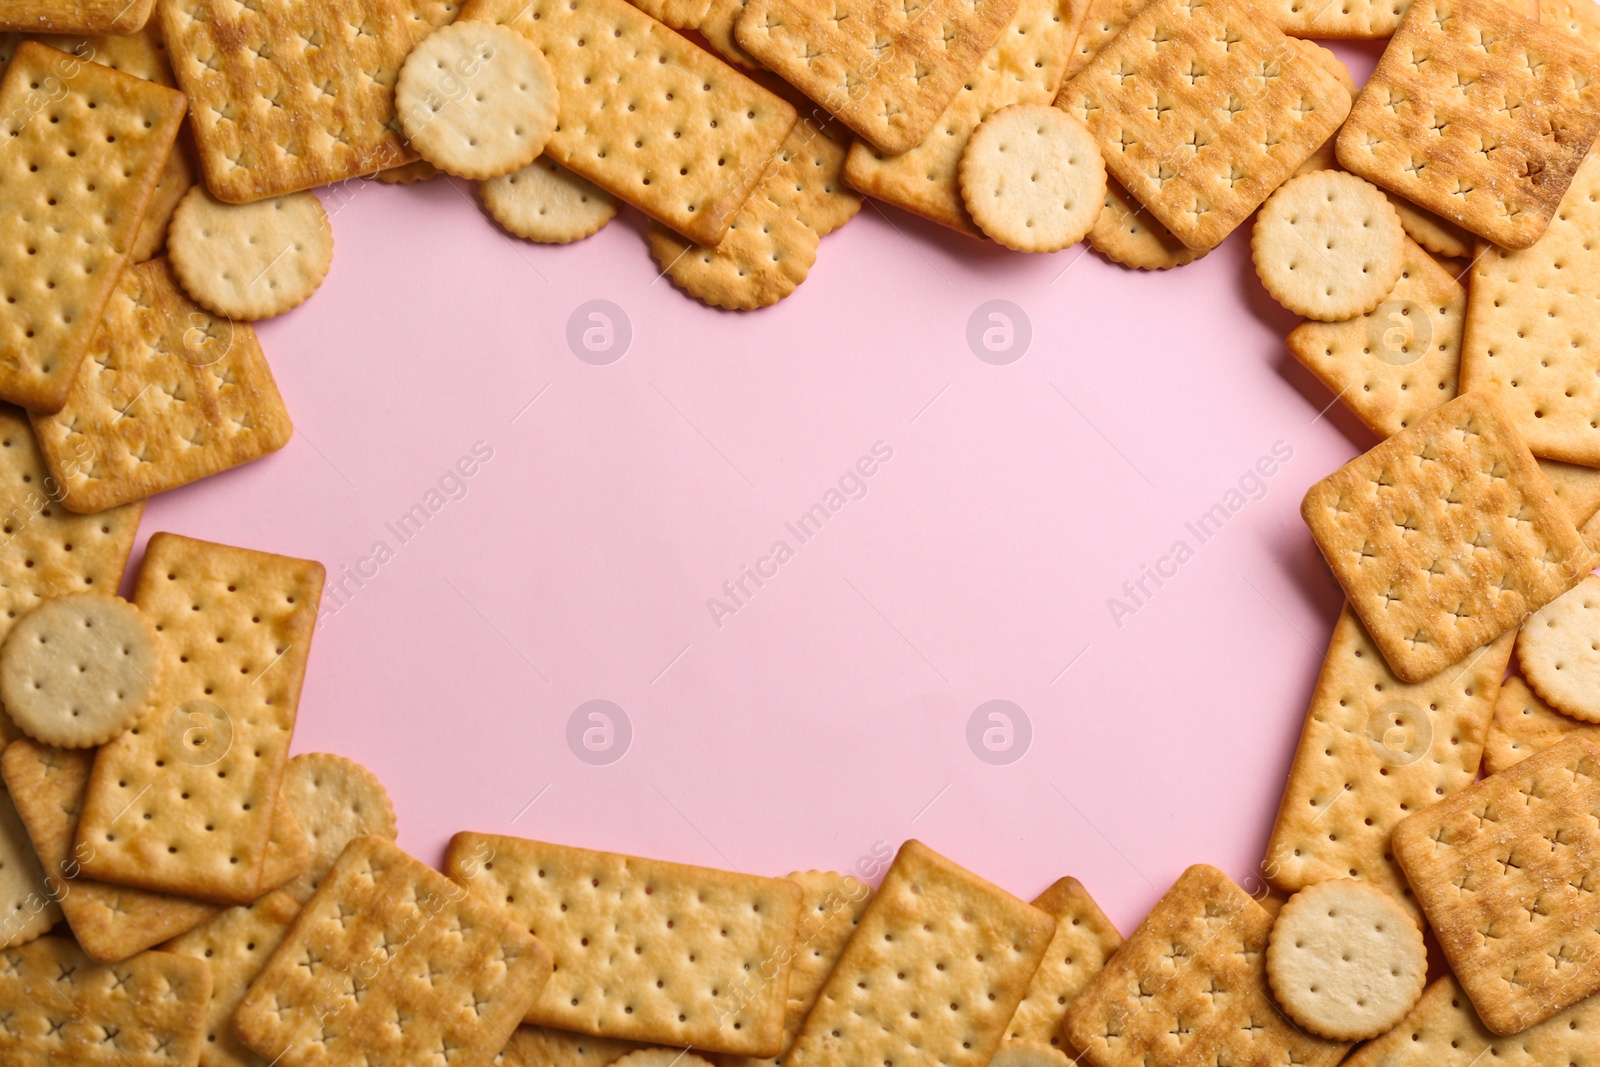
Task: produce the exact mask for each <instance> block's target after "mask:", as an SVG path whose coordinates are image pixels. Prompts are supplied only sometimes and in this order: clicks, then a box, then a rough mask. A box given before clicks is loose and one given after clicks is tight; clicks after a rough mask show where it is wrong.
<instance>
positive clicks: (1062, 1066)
mask: <svg viewBox="0 0 1600 1067" xmlns="http://www.w3.org/2000/svg"><path fill="white" fill-rule="evenodd" d="M1058 1040H1059V1039H1058ZM989 1063H990V1064H991V1067H1076V1064H1074V1063H1073V1061H1072V1060H1071V1059H1070V1058H1069V1057H1068V1056H1067V1054H1066V1053H1065V1052H1062V1051H1061V1049H1060V1048H1058V1047H1057V1046H1055V1045H1048V1044H1045V1043H1044V1042H1042V1041H1015V1040H1011V1039H1007V1040H1006V1042H1005V1043H1004V1044H1003V1045H1001V1046H1000V1047H999V1048H998V1049H996V1050H995V1054H994V1055H993V1056H992V1057H990V1059H989Z"/></svg>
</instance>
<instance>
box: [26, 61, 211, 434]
mask: <svg viewBox="0 0 1600 1067" xmlns="http://www.w3.org/2000/svg"><path fill="white" fill-rule="evenodd" d="M36 85H37V86H41V87H42V88H40V89H35V88H34V86H36ZM41 94H43V95H41ZM183 111H184V99H183V94H181V93H178V92H175V91H173V90H171V89H168V88H166V87H164V86H160V85H157V84H155V83H154V82H148V81H145V80H144V79H143V78H136V77H134V76H132V75H130V74H123V73H121V72H120V71H115V70H112V69H111V68H109V67H103V66H101V65H100V64H98V63H90V62H87V61H85V60H81V59H79V58H77V57H76V56H71V55H68V54H66V53H64V52H58V51H56V50H55V49H53V48H46V47H45V46H44V45H41V44H37V43H35V42H33V41H25V42H23V43H22V44H21V45H19V46H18V47H17V51H16V54H15V55H14V56H13V57H12V60H11V64H10V66H8V67H7V68H6V72H5V77H4V78H3V79H0V114H5V115H7V116H8V117H7V119H6V129H7V130H8V131H9V132H10V134H11V138H10V141H9V144H8V148H7V153H6V156H5V159H4V162H3V165H0V189H3V190H4V192H5V196H6V202H7V203H8V204H11V205H14V206H16V207H17V209H16V210H11V211H7V212H6V213H5V215H4V218H3V220H0V248H4V249H7V250H8V251H7V254H6V256H5V262H4V265H3V266H0V289H3V290H4V292H5V294H6V297H7V302H6V309H5V314H4V315H3V316H0V397H3V398H4V399H6V400H9V401H11V402H13V403H17V404H21V405H22V406H24V407H27V408H30V409H31V410H34V411H58V410H60V408H61V405H62V403H63V402H64V401H65V399H66V395H67V390H68V389H69V388H70V387H71V385H72V380H73V376H74V374H76V372H77V370H78V367H79V365H80V364H81V363H82V362H83V358H84V354H85V353H86V351H87V350H88V347H89V343H90V341H91V339H92V337H93V334H94V331H95V327H96V325H97V324H98V322H99V319H100V314H101V311H102V309H103V308H104V307H105V304H106V301H107V299H108V298H109V297H110V295H111V292H112V290H113V289H114V288H115V287H116V284H117V277H118V275H119V274H120V273H121V271H122V267H123V265H124V263H125V262H126V260H127V253H128V251H129V250H130V249H132V248H133V246H134V243H135V240H136V238H137V237H138V233H139V226H140V223H141V222H142V221H143V219H144V215H145V211H146V209H147V208H148V207H149V205H150V200H151V198H152V196H153V195H154V193H155V188H156V183H157V181H158V180H159V179H160V177H161V173H162V170H163V168H164V167H165V166H166V162H167V156H168V154H169V152H170V151H171V149H172V143H173V139H174V138H175V137H176V136H177V134H178V126H179V123H181V122H182V121H183ZM111 144H114V145H115V147H114V148H111V147H108V146H109V145H111ZM21 205H31V206H30V207H29V209H27V210H23V209H21Z"/></svg>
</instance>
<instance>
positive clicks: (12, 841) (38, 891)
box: [0, 790, 61, 946]
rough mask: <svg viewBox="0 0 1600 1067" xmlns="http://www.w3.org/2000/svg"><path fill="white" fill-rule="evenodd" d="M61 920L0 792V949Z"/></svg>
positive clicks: (12, 808)
mask: <svg viewBox="0 0 1600 1067" xmlns="http://www.w3.org/2000/svg"><path fill="white" fill-rule="evenodd" d="M60 919H61V903H60V900H59V894H58V893H57V892H55V891H54V884H53V883H51V882H47V881H46V880H45V871H44V867H43V865H42V864H41V863H40V862H39V856H38V854H37V853H36V852H34V849H33V843H32V842H31V841H30V840H28V829H27V827H25V826H24V825H23V824H22V819H21V818H20V817H19V816H18V815H17V808H16V804H15V803H14V801H13V800H12V798H11V794H10V791H9V790H0V946H7V945H21V944H26V943H27V942H29V941H32V940H33V939H34V938H36V937H39V936H41V935H43V934H45V933H46V932H48V931H49V929H50V928H51V927H52V926H54V925H55V924H56V923H57V922H59V921H60Z"/></svg>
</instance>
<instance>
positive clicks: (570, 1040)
mask: <svg viewBox="0 0 1600 1067" xmlns="http://www.w3.org/2000/svg"><path fill="white" fill-rule="evenodd" d="M639 1047H640V1046H639V1045H638V1043H637V1042H633V1041H617V1040H614V1039H612V1038H609V1037H594V1036H592V1035H590V1034H575V1033H573V1032H572V1031H571V1030H556V1029H554V1028H552V1027H548V1026H519V1027H517V1029H516V1031H515V1032H513V1033H512V1035H511V1040H510V1041H508V1042H506V1047H505V1048H504V1049H503V1050H502V1051H501V1053H500V1055H499V1056H496V1057H495V1061H494V1067H611V1065H612V1064H613V1063H616V1062H617V1061H618V1060H620V1059H621V1058H622V1057H624V1056H626V1055H627V1054H628V1053H630V1052H633V1051H634V1050H636V1049H638V1048H639Z"/></svg>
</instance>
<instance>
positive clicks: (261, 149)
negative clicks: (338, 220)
mask: <svg viewBox="0 0 1600 1067" xmlns="http://www.w3.org/2000/svg"><path fill="white" fill-rule="evenodd" d="M456 8H457V4H456V3H455V2H454V0H321V2H318V3H293V2H291V0H258V2H253V3H248V4H241V3H235V2H234V0H172V2H170V3H163V4H162V5H161V12H160V17H161V24H162V29H163V31H164V32H165V34H166V39H167V48H168V52H169V54H170V56H171V59H172V68H173V71H174V72H175V73H176V74H177V76H178V85H179V87H180V88H182V89H183V91H184V93H185V94H186V95H187V96H188V97H189V102H190V107H191V108H192V109H193V114H192V116H191V118H192V122H191V126H192V127H193V129H194V133H195V140H196V141H197V143H198V145H199V149H200V164H201V167H202V168H203V169H204V171H205V177H206V186H207V188H209V189H210V190H211V192H212V194H213V195H214V196H216V198H217V199H219V200H224V201H227V202H229V203H234V204H242V203H248V202H249V201H252V200H261V199H264V198H266V197H269V196H280V195H282V194H283V193H291V192H294V191H295V190H297V189H309V188H311V187H312V186H317V185H327V184H329V183H331V182H337V181H343V180H345V179H347V178H354V177H358V176H362V175H370V174H375V173H377V172H378V171H380V170H383V169H384V168H386V167H393V166H398V165H399V164H402V163H409V162H411V161H412V160H414V159H416V158H417V154H416V153H415V152H413V151H412V150H411V148H410V147H409V146H408V145H407V144H406V143H405V139H404V138H403V137H402V136H401V134H400V132H399V127H398V123H397V122H396V120H395V115H394V81H395V77H396V75H397V74H398V73H399V70H400V63H401V62H402V61H403V60H404V59H405V57H406V54H407V53H408V52H410V51H411V48H412V46H413V45H415V44H416V43H417V42H418V41H420V40H422V38H423V37H426V36H427V35H428V34H429V33H430V32H431V31H433V30H434V29H436V28H437V27H439V26H442V25H444V24H445V23H447V22H450V21H451V20H452V19H453V18H454V17H455V13H456Z"/></svg>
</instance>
